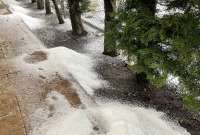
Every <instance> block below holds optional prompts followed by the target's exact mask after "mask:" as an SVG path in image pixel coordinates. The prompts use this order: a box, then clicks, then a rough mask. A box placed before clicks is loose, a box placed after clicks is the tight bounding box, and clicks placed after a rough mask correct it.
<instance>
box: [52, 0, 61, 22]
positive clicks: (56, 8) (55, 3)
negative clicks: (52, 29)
mask: <svg viewBox="0 0 200 135" xmlns="http://www.w3.org/2000/svg"><path fill="white" fill-rule="evenodd" d="M52 1H53V4H54V7H55V10H56V14H57V17H58V21H59V23H60V24H63V23H64V20H63V18H62V14H61V13H60V9H59V8H58V3H57V1H56V0H52Z"/></svg>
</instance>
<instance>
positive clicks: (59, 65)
mask: <svg viewBox="0 0 200 135" xmlns="http://www.w3.org/2000/svg"><path fill="white" fill-rule="evenodd" d="M17 59H18V60H16V61H17V62H16V65H18V68H20V69H21V71H23V72H29V73H32V74H33V75H35V76H39V75H42V76H44V77H46V78H51V77H52V76H53V75H55V74H58V75H60V76H62V77H63V78H64V79H67V80H72V81H74V79H75V80H76V81H77V82H78V83H79V84H80V85H81V87H83V89H84V90H86V91H87V93H89V94H91V95H92V94H93V92H94V91H93V90H94V89H97V88H100V87H101V86H102V85H103V84H105V82H104V81H102V80H100V79H99V77H98V75H97V74H96V73H95V72H94V71H93V64H94V62H93V60H92V59H91V58H90V57H88V56H86V55H83V54H80V53H77V52H75V51H73V50H71V49H68V48H65V47H57V48H52V49H44V50H39V51H35V52H33V53H32V54H24V55H22V56H20V57H18V58H17ZM38 69H40V70H38Z"/></svg>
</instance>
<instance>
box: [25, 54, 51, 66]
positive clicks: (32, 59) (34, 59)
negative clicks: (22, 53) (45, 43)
mask: <svg viewBox="0 0 200 135" xmlns="http://www.w3.org/2000/svg"><path fill="white" fill-rule="evenodd" d="M47 57H48V56H47V53H45V52H43V51H35V52H33V53H32V54H29V55H28V56H26V57H25V58H24V61H25V62H27V63H30V64H35V63H39V62H42V61H45V60H47Z"/></svg>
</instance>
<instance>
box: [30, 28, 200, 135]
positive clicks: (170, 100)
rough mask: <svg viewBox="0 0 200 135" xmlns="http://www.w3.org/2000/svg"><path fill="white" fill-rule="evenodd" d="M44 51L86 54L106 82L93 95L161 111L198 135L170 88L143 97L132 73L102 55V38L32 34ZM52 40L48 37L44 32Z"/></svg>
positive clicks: (197, 125) (195, 122)
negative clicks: (67, 50)
mask: <svg viewBox="0 0 200 135" xmlns="http://www.w3.org/2000/svg"><path fill="white" fill-rule="evenodd" d="M34 32H35V33H36V35H37V36H38V37H39V38H40V39H41V40H42V41H43V42H44V44H45V45H46V46H47V47H48V48H52V47H57V46H64V47H68V48H70V49H73V50H75V51H77V52H80V53H85V54H87V55H90V56H91V57H92V58H93V59H94V60H95V61H96V65H97V66H96V67H95V70H96V71H97V72H98V73H99V75H100V77H101V78H102V79H104V80H106V81H108V82H109V86H106V87H104V88H102V89H98V90H96V93H95V96H96V97H100V98H108V99H112V100H117V101H121V102H128V103H134V104H135V103H139V104H142V105H145V106H147V107H153V108H155V109H157V110H159V111H163V112H165V113H166V114H167V115H168V116H169V117H171V118H172V119H173V120H176V121H177V122H179V123H180V125H181V126H183V127H184V128H186V129H187V130H188V131H189V132H190V133H191V135H200V118H199V117H195V116H194V115H193V114H192V113H190V112H189V111H188V110H187V109H186V108H184V106H183V101H182V99H181V98H180V97H179V96H178V95H177V94H176V92H175V90H174V89H172V88H163V89H162V90H157V89H155V90H153V91H152V92H150V93H148V94H146V93H145V92H144V91H145V89H147V88H145V87H144V86H142V85H141V84H138V83H137V81H136V78H135V73H133V72H132V71H130V70H129V69H128V68H127V65H126V63H125V62H123V61H122V60H120V59H119V58H112V57H109V56H105V55H102V51H103V37H102V36H98V35H100V34H94V33H93V34H91V35H89V36H87V37H81V38H79V37H75V36H73V35H71V33H70V32H61V31H58V30H56V29H55V28H49V29H39V30H36V31H34ZM48 32H50V33H54V35H55V37H54V38H53V39H52V38H48V37H47V36H46V35H47V33H48Z"/></svg>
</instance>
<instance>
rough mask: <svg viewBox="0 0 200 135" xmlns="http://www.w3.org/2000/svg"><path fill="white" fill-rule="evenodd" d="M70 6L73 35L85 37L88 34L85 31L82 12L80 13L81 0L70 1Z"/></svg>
mask: <svg viewBox="0 0 200 135" xmlns="http://www.w3.org/2000/svg"><path fill="white" fill-rule="evenodd" d="M68 4H69V13H70V19H71V25H72V33H73V34H74V35H79V36H83V35H86V34H87V32H86V31H85V30H84V27H83V24H82V20H81V11H80V5H79V4H80V0H68Z"/></svg>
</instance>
